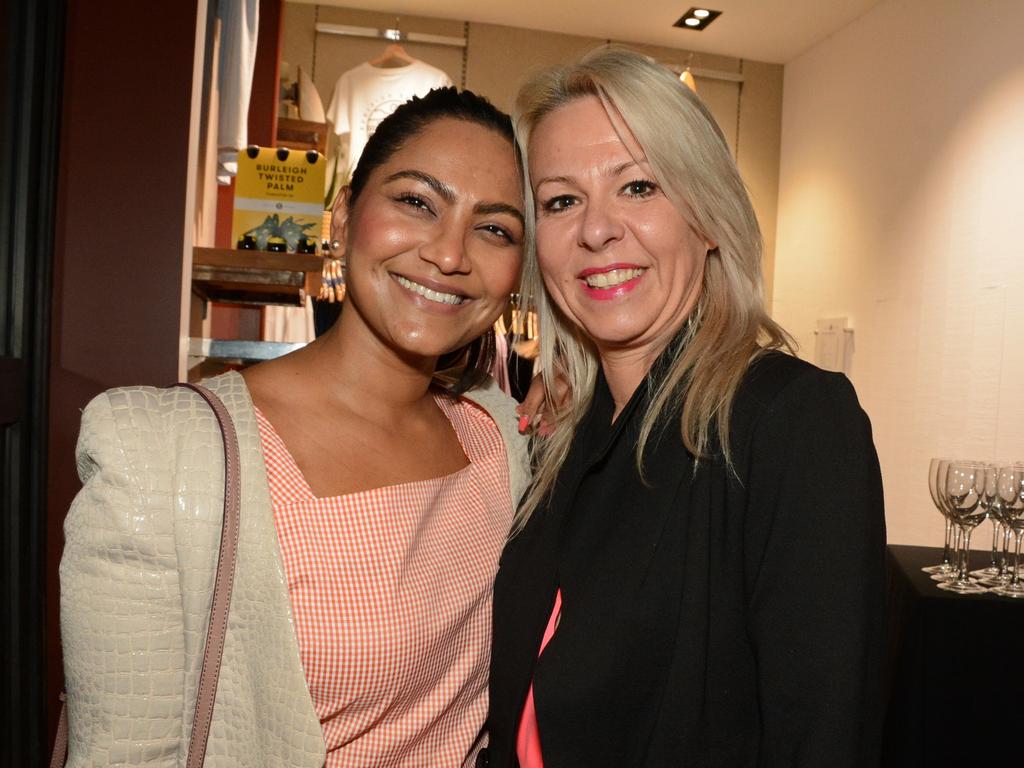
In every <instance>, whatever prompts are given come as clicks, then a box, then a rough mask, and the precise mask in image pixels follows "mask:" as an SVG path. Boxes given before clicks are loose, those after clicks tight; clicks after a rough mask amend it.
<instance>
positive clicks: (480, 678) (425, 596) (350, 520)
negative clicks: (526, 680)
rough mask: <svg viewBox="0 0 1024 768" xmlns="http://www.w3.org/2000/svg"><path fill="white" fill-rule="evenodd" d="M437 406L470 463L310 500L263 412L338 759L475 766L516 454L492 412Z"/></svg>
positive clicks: (379, 764) (266, 451) (287, 545)
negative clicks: (509, 453)
mask: <svg viewBox="0 0 1024 768" xmlns="http://www.w3.org/2000/svg"><path fill="white" fill-rule="evenodd" d="M437 402H438V405H439V406H440V407H441V409H442V411H443V412H444V414H445V415H446V416H447V417H448V420H449V421H450V422H451V424H452V426H453V428H454V429H455V433H456V435H457V436H458V439H459V442H460V443H461V444H462V449H463V451H465V453H466V456H467V457H468V458H469V461H470V464H469V465H468V466H467V467H465V468H463V469H461V470H459V471H458V472H455V473H454V474H451V475H447V476H445V477H440V478H435V479H431V480H423V481H417V482H411V483H402V484H400V485H392V486H387V487H384V488H375V489H372V490H367V491H360V492H357V493H350V494H346V495H343V496H334V497H329V498H317V497H316V496H314V495H313V493H312V491H311V490H310V488H309V485H308V484H307V483H306V480H305V478H304V477H303V476H302V473H301V472H300V471H299V468H298V466H297V465H296V463H295V460H294V459H293V458H292V456H291V453H289V451H288V448H287V447H286V446H285V444H284V442H283V441H282V440H281V438H280V436H279V435H278V434H277V432H276V431H275V430H274V427H273V425H271V423H270V422H269V421H268V420H267V419H266V417H265V416H264V415H263V414H262V413H260V411H259V410H258V409H257V411H256V417H257V421H258V423H259V428H260V438H261V443H262V447H263V456H264V460H265V462H266V466H267V479H268V481H269V484H270V494H271V500H272V502H273V508H274V521H275V524H276V527H277V536H278V541H279V542H280V545H281V555H282V559H283V561H284V570H285V575H286V577H287V579H288V591H289V594H290V596H291V604H292V613H293V616H294V619H295V632H296V636H297V638H298V643H299V650H300V655H301V659H302V665H303V669H304V671H305V675H306V682H307V684H308V686H309V692H310V695H311V696H312V699H313V706H314V708H315V709H316V712H317V714H318V715H319V717H320V723H321V725H322V727H323V733H324V741H325V743H326V745H327V763H326V765H327V766H328V768H340V766H345V768H356V767H359V766H366V768H371V767H372V768H385V767H386V766H431V767H432V768H433V767H437V768H444V767H445V766H460V765H472V764H473V762H474V760H475V756H476V752H477V751H478V750H479V748H480V746H481V745H480V744H479V743H478V738H479V735H480V729H481V727H482V726H483V723H484V719H485V717H486V715H487V672H488V666H489V662H490V634H491V586H492V583H493V581H494V575H495V572H496V570H497V566H498V556H499V555H500V554H501V549H502V545H503V544H504V542H505V537H506V535H507V533H508V530H509V526H510V524H511V520H512V503H511V499H510V494H509V472H508V463H507V461H506V456H505V446H504V443H503V442H502V438H501V434H500V433H499V431H498V428H497V427H496V426H495V424H494V422H493V421H492V420H491V418H490V416H488V415H487V413H485V412H484V411H483V410H482V409H480V408H479V407H477V406H476V405H474V404H473V403H470V402H468V401H466V400H458V401H457V402H452V401H450V400H447V399H444V398H442V397H438V398H437ZM424 450H430V447H429V446H424Z"/></svg>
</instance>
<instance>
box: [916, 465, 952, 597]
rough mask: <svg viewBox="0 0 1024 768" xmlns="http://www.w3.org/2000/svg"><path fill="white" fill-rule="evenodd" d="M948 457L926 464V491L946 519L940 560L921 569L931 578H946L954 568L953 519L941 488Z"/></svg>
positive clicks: (944, 478) (943, 482) (943, 484)
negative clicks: (944, 537) (952, 546)
mask: <svg viewBox="0 0 1024 768" xmlns="http://www.w3.org/2000/svg"><path fill="white" fill-rule="evenodd" d="M949 464H950V460H949V459H932V460H931V462H929V464H928V492H929V493H930V494H931V496H932V503H933V504H935V508H936V509H938V510H939V513H940V514H941V515H942V517H943V519H944V520H945V521H946V542H945V544H944V545H943V547H942V562H941V563H939V564H938V565H927V566H925V567H924V568H922V569H921V570H922V571H924V572H925V573H931V574H934V576H932V578H946V577H948V576H951V575H952V574H953V573H954V571H955V570H956V569H955V568H954V567H953V561H952V559H951V558H950V548H949V545H950V541H951V539H952V536H953V521H952V520H951V519H950V518H949V514H948V513H947V512H946V509H945V506H944V505H943V503H942V496H943V488H944V486H945V484H946V472H947V470H948V469H949Z"/></svg>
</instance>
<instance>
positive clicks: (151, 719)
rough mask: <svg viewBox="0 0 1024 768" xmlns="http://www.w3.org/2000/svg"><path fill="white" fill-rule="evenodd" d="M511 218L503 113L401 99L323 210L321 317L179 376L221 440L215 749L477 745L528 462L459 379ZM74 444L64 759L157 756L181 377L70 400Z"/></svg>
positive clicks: (331, 760) (175, 566)
mask: <svg viewBox="0 0 1024 768" xmlns="http://www.w3.org/2000/svg"><path fill="white" fill-rule="evenodd" d="M523 227H524V223H523V213H522V192H521V183H520V176H519V171H518V167H517V164H516V157H515V151H514V148H513V143H512V133H511V127H510V124H509V119H508V117H507V116H506V115H503V114H502V113H500V112H498V111H497V110H496V109H494V107H492V106H491V105H490V104H488V103H487V102H486V101H484V100H483V99H481V98H479V97H477V96H475V95H473V94H471V93H468V92H458V91H456V90H455V89H443V90H439V91H434V92H431V93H430V94H429V95H427V96H426V97H425V98H422V99H416V100H413V101H412V102H409V103H407V104H406V105H404V106H402V107H399V108H398V110H397V111H396V112H395V113H393V114H392V116H391V117H389V118H387V119H386V120H384V121H383V122H382V123H381V125H380V126H379V127H378V129H377V131H376V133H375V134H374V135H373V137H372V138H371V139H370V141H369V144H368V145H367V147H366V150H365V151H364V153H363V155H362V158H361V160H360V163H359V167H358V169H357V170H356V173H355V176H354V178H353V184H352V187H351V188H350V189H349V190H347V191H346V193H345V194H344V195H343V196H342V197H341V198H340V199H339V201H338V203H337V204H336V207H335V210H334V220H333V235H334V237H335V238H337V239H338V240H339V241H342V242H344V243H345V252H346V268H347V286H348V291H347V296H346V299H345V302H344V305H343V309H342V313H341V317H340V319H339V321H338V322H337V323H336V324H335V325H334V326H333V327H332V328H331V329H330V331H329V332H328V333H326V334H325V335H324V336H322V337H320V338H319V339H317V340H316V341H314V342H313V343H311V344H309V345H308V346H307V347H305V348H303V349H301V350H299V351H297V352H295V353H293V354H291V355H288V356H286V357H283V358H280V359H278V360H274V361H272V362H268V363H264V364H262V365H258V366H255V367H253V368H250V369H248V370H246V371H244V372H243V373H242V374H241V375H240V374H238V373H228V374H225V375H223V376H220V377H217V378H215V379H212V380H209V381H207V382H205V385H206V386H207V387H208V388H209V389H210V390H212V391H213V392H214V393H215V394H216V395H218V396H219V397H220V399H221V400H222V401H223V402H224V404H225V405H226V406H227V410H228V412H229V413H230V416H231V420H232V421H233V422H234V425H235V428H236V430H237V433H238V438H239V443H240V449H241V488H242V491H241V494H242V498H241V530H240V534H239V538H238V550H237V567H236V572H235V579H234V593H233V596H232V598H231V610H230V613H229V615H228V620H227V633H226V637H225V644H224V661H223V666H222V667H221V670H220V682H219V685H218V687H217V696H216V704H215V706H214V709H213V722H212V728H211V731H210V739H209V744H208V748H207V755H208V756H210V757H214V756H215V757H216V764H217V765H233V766H259V765H267V766H270V765H275V766H276V765H289V766H309V767H310V768H320V766H322V765H324V764H325V761H326V765H327V766H341V765H345V766H366V767H367V768H370V767H372V768H381V767H382V766H407V765H430V766H458V765H463V764H467V765H472V764H473V763H474V762H475V760H476V754H477V752H478V751H479V749H480V744H481V743H482V736H481V727H482V725H483V722H484V718H485V715H486V711H487V669H488V660H489V650H490V648H489V644H490V613H491V585H492V581H493V577H494V573H495V570H496V568H497V560H498V555H499V553H500V551H501V547H502V545H503V544H504V541H505V539H506V536H507V533H508V530H509V526H510V525H511V521H512V515H513V509H514V507H515V503H516V502H517V501H518V499H519V497H520V495H521V494H522V491H523V489H524V487H525V484H526V482H527V476H528V470H527V464H526V456H525V447H524V446H523V444H522V442H521V440H522V439H521V438H520V437H519V435H518V434H517V433H516V430H515V416H514V413H513V411H512V405H513V403H512V401H511V400H510V399H509V398H507V397H506V396H505V395H504V394H502V393H501V392H500V391H497V387H496V385H495V384H494V382H493V381H490V380H489V379H487V378H486V375H485V372H486V371H487V370H488V367H489V362H490V361H489V356H490V355H492V354H493V346H489V345H488V343H487V339H490V338H491V337H492V335H493V332H492V325H493V323H494V322H495V320H496V319H497V317H498V315H499V314H500V313H501V311H502V309H503V308H504V306H505V304H506V302H507V299H508V295H509V293H510V292H511V291H512V289H513V286H514V285H515V283H516V281H517V278H518V275H519V268H520V262H521V253H522V241H523V234H524V232H523ZM492 343H493V341H492ZM488 350H491V351H490V352H489V351H488ZM453 366H454V369H453ZM442 368H443V369H446V370H445V373H446V376H445V377H443V378H442V377H440V376H438V375H437V374H438V373H439V372H440V369H442ZM78 465H79V468H80V473H81V475H82V479H83V482H84V484H85V485H84V488H83V489H82V491H81V492H80V493H79V495H78V496H77V498H76V499H75V502H74V505H73V506H72V509H71V511H70V513H69V514H68V517H67V522H66V525H65V533H66V541H67V543H66V547H65V550H64V558H63V561H62V564H61V629H62V634H63V644H64V659H65V669H66V680H67V688H68V709H69V714H70V754H69V765H72V766H84V765H100V764H125V765H149V764H153V765H179V764H182V763H183V762H184V755H185V753H186V750H187V748H188V734H189V727H190V725H191V723H190V719H191V713H192V711H193V707H194V702H195V699H196V693H195V691H196V678H197V676H198V673H199V669H200V667H201V665H202V664H203V658H202V657H203V652H204V644H203V637H204V636H205V631H206V626H207V617H208V616H209V612H210V596H211V584H212V581H213V574H214V570H215V566H216V562H217V556H216V553H217V547H218V542H219V535H220V516H221V510H222V505H223V504H224V498H223V497H224V479H223V478H224V474H225V472H224V452H223V449H222V447H221V442H220V440H219V437H217V427H216V422H215V421H214V417H213V415H212V414H211V413H210V411H209V410H208V409H207V408H206V407H205V406H204V405H203V403H202V401H200V400H199V399H198V398H197V397H196V396H195V394H193V393H190V392H188V391H186V390H183V389H180V388H174V389H164V390H160V389H153V388H147V387H133V388H123V389H116V390H111V391H109V392H106V393H104V394H102V395H100V396H99V397H97V398H96V399H95V400H93V401H92V402H91V403H90V404H89V406H88V407H87V408H86V409H85V413H84V414H83V418H82V432H81V437H80V440H79V446H78Z"/></svg>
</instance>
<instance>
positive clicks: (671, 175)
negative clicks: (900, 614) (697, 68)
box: [489, 49, 885, 768]
mask: <svg viewBox="0 0 1024 768" xmlns="http://www.w3.org/2000/svg"><path fill="white" fill-rule="evenodd" d="M514 122H515V125H516V131H517V140H518V142H519V147H520V150H521V152H522V155H523V157H524V158H525V160H526V163H527V190H528V191H527V224H528V227H529V228H531V231H530V232H529V233H528V251H530V244H531V243H530V241H532V246H533V248H532V251H531V252H528V255H527V259H526V265H525V270H526V273H525V276H524V280H525V282H526V287H525V288H524V290H525V291H526V292H527V293H532V294H533V295H534V296H535V297H536V298H537V300H538V306H539V312H540V318H541V329H542V331H541V358H540V359H541V366H542V370H543V373H544V375H545V377H546V378H547V379H548V380H549V381H552V380H554V379H555V378H556V377H564V378H565V379H566V380H567V382H568V384H569V385H570V389H571V393H572V394H571V401H570V402H569V404H568V406H567V407H566V408H565V409H564V410H563V411H562V412H561V413H560V415H559V416H558V417H557V419H556V422H555V424H554V425H553V426H554V430H553V434H552V436H551V437H549V438H548V439H546V440H540V441H538V442H537V443H536V446H535V447H536V456H535V460H536V465H535V466H536V480H535V483H534V485H533V486H532V488H531V491H530V492H529V493H528V495H527V498H526V499H525V501H524V503H523V505H521V507H520V510H519V516H518V520H517V531H518V532H517V534H516V535H515V536H514V537H513V538H512V539H511V540H510V542H509V544H508V545H507V547H506V549H505V552H504V554H503V555H502V560H501V565H500V568H499V571H498V577H497V581H496V584H495V604H494V617H495V618H494V646H493V653H492V677H491V713H490V717H489V725H490V732H491V747H490V765H491V766H492V768H505V767H506V766H514V765H519V766H520V768H538V766H541V765H545V766H548V768H567V767H569V766H586V767H587V768H599V767H600V766H616V767H619V766H630V768H637V767H639V766H723V767H726V766H728V767H729V768H734V767H738V766H761V767H765V766H768V767H771V768H775V767H778V768H782V766H787V767H788V766H803V767H808V768H809V767H810V766H829V767H830V768H835V767H836V766H850V768H854V767H856V768H865V766H871V765H874V764H876V762H877V759H878V755H877V753H878V747H879V740H880V735H879V728H880V714H881V706H880V700H879V698H880V663H881V657H882V651H883V640H884V619H883V617H884V593H883V582H884V573H883V568H884V546H885V531H884V519H883V508H882V487H881V479H880V475H879V468H878V462H877V458H876V455H875V450H874V447H873V444H872V439H871V428H870V425H869V423H868V419H867V417H866V415H865V414H864V412H863V411H862V410H861V408H860V407H859V405H858V403H857V398H856V395H855V393H854V391H853V388H852V387H851V385H850V382H849V381H847V379H846V378H845V377H844V376H842V375H839V374H834V373H826V372H824V371H821V370H819V369H817V368H815V367H813V366H811V365H809V364H807V363H805V362H801V361H800V360H799V359H797V358H796V357H793V356H791V355H789V354H786V351H787V350H789V348H790V343H789V339H788V336H787V335H786V333H785V332H784V331H783V330H782V329H781V328H780V327H779V326H778V325H776V324H775V323H774V322H773V321H772V320H771V319H770V318H769V317H768V315H767V314H766V312H765V309H764V305H763V302H762V296H761V235H760V232H759V229H758V225H757V221H756V219H755V216H754V212H753V209H752V206H751V203H750V200H749V198H748V196H747V193H746V190H745V188H744V185H743V182H742V180H741V179H740V176H739V173H738V171H737V169H736V166H735V164H734V162H733V159H732V156H731V154H730V152H729V149H728V147H727V146H726V143H725V141H724V138H723V136H722V134H721V132H720V130H719V129H718V127H717V126H716V124H715V121H714V120H713V118H712V117H711V115H710V114H709V112H708V111H707V109H706V108H705V107H704V105H703V104H702V103H701V102H700V100H699V99H698V98H697V97H696V96H695V95H694V94H692V93H691V92H690V91H689V90H688V89H687V88H686V87H684V86H682V85H681V84H680V83H679V81H678V80H677V79H676V78H675V77H674V76H673V75H672V73H671V72H669V71H668V70H666V69H663V68H662V67H660V66H658V65H657V64H655V63H653V62H652V61H650V60H648V59H647V58H645V57H643V56H640V55H638V54H635V53H631V52H627V51H616V50H609V49H605V50H602V51H599V52H595V53H594V54H591V55H590V56H588V57H586V58H584V59H583V60H582V61H581V62H580V63H578V64H575V65H573V66H569V67H566V68H564V69H557V70H552V71H548V72H545V73H542V74H541V75H539V76H537V77H536V78H535V79H534V80H532V81H531V82H530V83H528V84H527V85H526V86H525V87H524V88H523V89H522V90H521V92H520V95H519V98H518V103H517V106H516V112H515V115H514ZM551 399H552V400H554V401H557V399H558V398H557V397H553V398H551Z"/></svg>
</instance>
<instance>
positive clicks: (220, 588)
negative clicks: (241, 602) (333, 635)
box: [50, 384, 241, 768]
mask: <svg viewBox="0 0 1024 768" xmlns="http://www.w3.org/2000/svg"><path fill="white" fill-rule="evenodd" d="M176 386H179V387H186V388H188V389H191V390H192V391H194V392H195V393H196V394H198V395H199V396H200V397H202V398H203V399H204V400H205V401H206V402H207V403H208V404H209V405H210V408H212V409H213V413H214V415H215V416H216V417H217V423H218V424H219V425H220V429H221V434H222V435H223V441H224V519H223V523H222V528H221V536H220V550H219V552H218V555H217V573H216V576H215V577H214V582H213V601H212V603H211V605H210V623H209V626H208V627H207V631H206V645H205V646H204V651H203V669H202V672H201V673H200V675H199V687H198V690H197V692H196V709H195V716H194V717H193V718H192V735H191V738H190V739H189V743H188V757H187V759H186V761H185V767H186V768H201V766H202V765H203V761H204V759H205V758H206V742H207V739H208V738H209V736H210V722H211V720H212V718H213V704H214V701H215V699H216V698H217V679H218V677H219V675H220V663H221V658H222V656H223V654H224V636H225V635H226V634H227V629H228V609H229V608H230V606H231V588H232V586H233V584H234V579H235V553H236V550H237V548H238V526H239V506H240V499H241V477H240V461H239V452H238V436H237V435H236V434H235V425H234V423H233V422H232V421H231V416H230V415H229V414H228V411H227V408H225V407H224V403H222V402H221V400H220V398H219V397H217V396H216V395H215V394H214V393H213V392H211V391H210V390H208V389H206V388H205V387H201V386H199V385H196V384H177V385H176ZM61 700H62V701H63V700H64V696H63V694H62V695H61ZM66 708H67V705H66V704H65V705H62V707H61V712H60V721H59V722H58V725H57V736H56V739H55V740H54V743H53V755H52V757H51V758H50V768H61V766H63V765H64V763H65V762H66V760H67V752H68V720H67V711H66Z"/></svg>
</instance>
